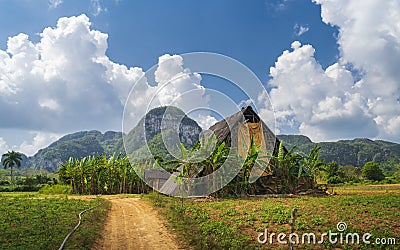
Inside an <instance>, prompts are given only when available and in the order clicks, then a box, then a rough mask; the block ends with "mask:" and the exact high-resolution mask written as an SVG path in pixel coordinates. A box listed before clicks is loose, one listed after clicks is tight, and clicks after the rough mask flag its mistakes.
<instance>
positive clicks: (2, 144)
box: [0, 137, 10, 155]
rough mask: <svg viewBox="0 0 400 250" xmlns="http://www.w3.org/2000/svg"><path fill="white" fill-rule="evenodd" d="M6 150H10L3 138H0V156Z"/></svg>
mask: <svg viewBox="0 0 400 250" xmlns="http://www.w3.org/2000/svg"><path fill="white" fill-rule="evenodd" d="M8 150H10V147H9V146H8V145H7V142H6V141H5V140H4V138H3V137H0V154H1V155H3V154H4V153H6V152H7V151H8Z"/></svg>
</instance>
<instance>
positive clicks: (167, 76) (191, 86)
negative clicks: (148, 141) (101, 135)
mask: <svg viewBox="0 0 400 250" xmlns="http://www.w3.org/2000/svg"><path fill="white" fill-rule="evenodd" d="M152 74H154V82H148V79H150V78H153V75H152ZM201 79H202V78H201V75H200V74H198V73H193V72H191V70H190V69H189V68H185V67H184V62H183V58H182V56H180V55H169V54H165V55H162V56H160V57H159V60H158V64H157V66H156V68H155V71H150V72H149V73H147V75H145V76H144V78H143V79H142V80H140V81H139V82H138V83H137V84H136V85H135V87H134V89H133V92H131V94H130V97H129V100H128V102H127V104H126V107H125V123H124V131H125V132H128V131H129V130H130V129H131V128H133V127H134V126H135V125H136V124H137V122H138V121H139V119H140V118H141V117H143V116H144V115H145V112H146V111H148V110H150V109H152V108H155V107H159V106H175V107H178V108H180V109H182V110H183V111H184V112H185V113H190V112H191V111H193V110H194V109H197V108H199V107H203V108H208V107H209V103H208V101H209V100H208V96H207V95H206V94H205V89H204V87H203V86H201V85H200V82H201ZM199 114H201V115H202V116H199ZM208 115H209V112H207V111H205V112H200V113H199V112H197V113H196V115H195V116H193V117H191V118H193V119H195V120H196V121H198V122H199V123H201V124H203V126H207V125H208V122H209V121H211V118H209V117H208ZM204 118H207V119H206V120H204V121H203V119H204Z"/></svg>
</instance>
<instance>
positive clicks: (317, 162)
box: [298, 145, 326, 183]
mask: <svg viewBox="0 0 400 250" xmlns="http://www.w3.org/2000/svg"><path fill="white" fill-rule="evenodd" d="M320 149H321V147H320V146H318V145H316V146H315V147H314V148H313V149H312V150H311V152H310V154H309V155H308V156H307V157H304V158H303V159H302V164H301V165H300V170H299V176H298V177H299V178H300V176H301V175H302V174H303V168H305V169H306V171H307V170H308V171H310V172H311V175H312V177H313V180H314V183H316V182H317V179H316V177H317V173H318V172H319V171H321V170H325V166H326V164H325V159H320V158H319V150H320Z"/></svg>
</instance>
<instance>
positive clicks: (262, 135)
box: [210, 106, 280, 158]
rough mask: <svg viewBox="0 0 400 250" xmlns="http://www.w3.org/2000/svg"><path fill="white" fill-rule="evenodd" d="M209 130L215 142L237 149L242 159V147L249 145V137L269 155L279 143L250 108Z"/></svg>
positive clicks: (244, 150) (243, 153)
mask: <svg viewBox="0 0 400 250" xmlns="http://www.w3.org/2000/svg"><path fill="white" fill-rule="evenodd" d="M210 130H211V131H212V132H214V134H215V135H216V138H217V140H219V141H223V142H225V143H226V145H227V146H228V147H233V148H238V152H239V154H240V155H241V156H242V157H243V158H245V157H246V155H247V149H246V148H243V146H244V145H246V146H249V145H250V138H251V136H254V140H255V143H256V144H257V145H259V146H261V148H260V149H261V150H264V151H269V152H271V153H274V152H275V153H276V152H277V150H278V147H279V143H280V142H279V139H278V138H277V137H276V136H275V134H274V133H273V132H272V131H271V130H270V129H269V128H268V126H267V125H266V124H265V123H264V122H263V121H262V120H261V118H260V117H259V116H258V115H257V113H256V112H255V111H254V110H253V108H252V107H251V106H247V107H244V108H242V110H241V111H239V112H237V113H236V114H233V115H231V116H229V117H227V118H225V119H224V120H222V121H220V122H217V123H216V124H214V125H213V126H211V127H210Z"/></svg>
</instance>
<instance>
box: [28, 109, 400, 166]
mask: <svg viewBox="0 0 400 250" xmlns="http://www.w3.org/2000/svg"><path fill="white" fill-rule="evenodd" d="M166 110H168V113H166ZM163 126H165V127H174V128H175V129H177V131H178V136H179V140H180V141H181V142H183V143H184V144H185V146H187V147H191V146H193V145H194V144H195V143H196V141H197V140H198V138H199V134H200V133H201V128H200V126H199V125H198V124H197V123H196V122H195V121H194V120H192V119H190V118H189V117H187V116H186V115H185V113H184V112H183V111H182V110H180V109H178V108H174V107H168V109H167V107H160V108H156V109H153V110H151V111H149V112H148V113H147V114H146V116H145V117H143V118H142V119H141V120H140V121H139V123H138V124H137V125H136V127H135V128H133V129H132V130H131V131H130V132H129V133H128V134H127V135H124V136H125V146H126V148H127V150H128V153H136V154H141V153H143V152H148V150H147V146H146V145H144V143H143V142H144V140H146V141H147V145H148V148H149V149H150V152H151V153H152V154H153V155H158V156H160V157H162V158H164V159H165V158H168V157H170V155H169V153H168V151H167V149H166V148H165V146H164V143H163V137H164V139H165V138H170V137H171V136H170V134H171V133H173V131H172V130H170V129H169V130H168V129H167V130H163V133H164V134H162V133H161V131H162V127H163ZM122 137H123V133H122V132H114V131H107V132H105V133H101V132H99V131H96V130H92V131H80V132H76V133H72V134H68V135H65V136H63V137H62V138H60V139H59V140H57V141H55V142H53V143H52V144H50V145H49V146H48V147H46V148H43V149H40V150H39V151H38V152H37V153H36V154H35V155H33V156H31V157H27V156H25V155H23V161H22V166H21V167H31V168H34V169H46V170H47V171H49V172H54V171H56V170H57V169H58V168H59V166H60V164H62V163H63V162H65V161H67V160H68V159H69V157H75V158H82V157H85V156H88V155H99V154H106V155H112V154H114V153H116V154H119V153H123V154H124V153H125V149H124V145H123V139H122ZM278 138H279V139H280V140H281V141H283V143H284V145H285V146H286V147H287V148H291V147H293V146H295V145H296V148H295V151H297V152H299V153H301V154H304V155H307V154H309V152H310V151H311V149H312V148H314V147H315V145H318V146H320V147H321V150H320V156H321V158H324V159H326V162H332V161H336V162H338V163H339V164H340V165H343V166H346V165H352V166H357V167H362V166H363V165H364V164H365V163H366V162H369V161H374V162H376V163H381V164H387V165H393V163H400V144H397V143H393V142H387V141H382V140H370V139H365V138H364V139H360V138H359V139H353V140H340V141H337V142H319V143H315V142H312V141H311V140H310V138H308V137H306V136H304V135H278ZM389 168H390V166H389Z"/></svg>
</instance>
